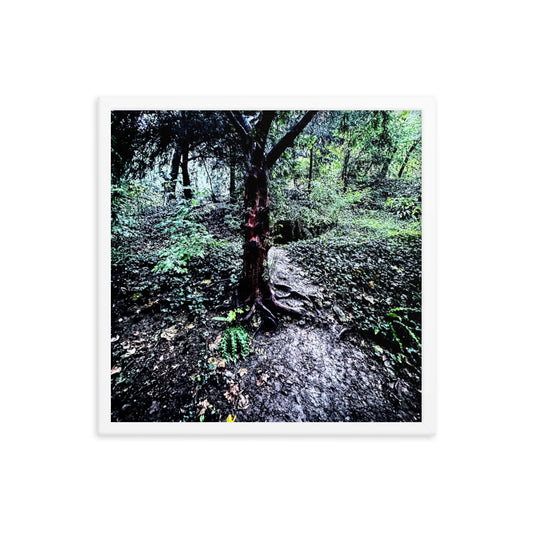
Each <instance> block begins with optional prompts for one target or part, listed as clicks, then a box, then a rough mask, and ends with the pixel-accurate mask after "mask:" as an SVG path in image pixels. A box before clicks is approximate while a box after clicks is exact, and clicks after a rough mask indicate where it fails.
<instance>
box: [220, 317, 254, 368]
mask: <svg viewBox="0 0 533 533" xmlns="http://www.w3.org/2000/svg"><path fill="white" fill-rule="evenodd" d="M250 340H251V335H250V334H249V333H248V332H247V331H246V330H245V329H244V328H243V327H242V326H241V325H237V326H230V327H228V328H227V329H226V330H225V331H224V333H223V334H222V339H221V341H220V344H219V345H218V351H219V353H220V355H221V357H222V358H223V359H225V360H226V361H233V362H236V361H237V360H238V359H239V358H242V359H244V358H245V357H246V356H247V355H248V354H249V353H250Z"/></svg>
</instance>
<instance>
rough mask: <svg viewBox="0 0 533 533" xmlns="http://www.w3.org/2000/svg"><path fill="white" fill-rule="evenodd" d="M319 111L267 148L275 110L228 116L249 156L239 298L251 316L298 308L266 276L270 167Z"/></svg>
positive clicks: (271, 318) (310, 113) (271, 316)
mask: <svg viewBox="0 0 533 533" xmlns="http://www.w3.org/2000/svg"><path fill="white" fill-rule="evenodd" d="M315 114H316V111H308V112H306V113H305V114H304V115H303V116H302V117H301V118H300V120H298V121H297V122H296V124H295V125H294V126H293V127H292V128H290V129H289V130H288V131H287V132H286V133H285V135H283V137H282V138H281V139H280V140H279V141H278V142H277V143H275V144H274V145H273V146H272V148H271V149H270V150H269V151H267V141H268V136H269V131H270V128H271V125H272V122H273V121H274V119H275V118H276V112H275V111H262V112H260V113H258V114H256V115H255V116H254V117H253V118H252V120H251V121H249V120H248V118H247V117H246V116H245V115H243V114H242V113H240V112H236V111H228V112H227V115H228V117H229V119H230V121H231V123H232V124H233V127H234V128H235V130H236V131H237V133H238V134H239V137H240V139H241V148H242V151H243V153H244V155H245V161H246V171H245V180H244V207H245V221H244V253H243V271H242V276H241V281H240V284H239V299H240V301H241V302H242V303H243V304H248V305H250V311H249V313H248V315H247V317H246V318H249V317H250V316H251V315H252V314H253V312H254V311H255V310H256V309H257V310H258V311H259V312H260V313H261V314H262V316H263V317H265V318H266V319H267V320H269V321H270V322H272V323H275V322H276V321H275V317H274V312H275V311H276V310H282V311H285V312H289V313H295V312H296V311H295V310H293V309H291V308H289V307H286V306H284V305H282V304H281V303H279V302H278V301H277V300H276V298H275V295H274V292H273V289H272V286H271V284H270V282H269V281H268V280H266V279H265V263H266V260H267V255H268V250H269V248H270V243H269V238H270V205H269V204H270V195H269V179H270V170H271V168H272V166H273V165H274V163H275V162H276V161H277V160H278V159H279V157H280V156H281V154H282V153H283V152H284V151H285V150H286V149H287V148H288V147H289V146H292V144H293V143H294V140H295V139H296V137H297V136H298V135H299V134H300V133H301V132H302V131H303V129H304V128H305V127H306V126H307V124H309V122H310V121H311V119H312V118H313V116H314V115H315Z"/></svg>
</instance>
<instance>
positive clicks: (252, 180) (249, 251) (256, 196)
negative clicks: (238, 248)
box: [239, 155, 270, 303]
mask: <svg viewBox="0 0 533 533" xmlns="http://www.w3.org/2000/svg"><path fill="white" fill-rule="evenodd" d="M261 159H262V161H261V162H260V163H259V164H255V165H253V166H252V167H251V168H250V170H249V172H248V175H247V176H246V180H245V196H244V205H245V209H246V215H245V224H244V240H245V244H244V264H243V276H242V278H241V286H240V290H239V293H240V295H241V296H242V298H243V300H244V301H245V303H250V302H255V301H256V300H257V298H260V297H261V295H266V296H267V297H268V290H267V286H266V285H267V280H265V279H264V267H265V262H266V258H267V254H268V250H269V248H270V242H269V240H270V216H269V191H268V181H269V173H268V170H267V168H266V165H265V161H264V155H263V156H262V158H261Z"/></svg>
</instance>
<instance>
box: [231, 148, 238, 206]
mask: <svg viewBox="0 0 533 533" xmlns="http://www.w3.org/2000/svg"><path fill="white" fill-rule="evenodd" d="M235 200H236V198H235V153H234V151H233V147H232V146H230V149H229V201H230V203H232V204H234V203H235Z"/></svg>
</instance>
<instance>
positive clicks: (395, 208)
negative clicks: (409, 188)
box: [385, 198, 422, 220]
mask: <svg viewBox="0 0 533 533" xmlns="http://www.w3.org/2000/svg"><path fill="white" fill-rule="evenodd" d="M385 205H386V206H387V209H388V210H389V211H390V212H392V213H394V214H395V215H396V216H397V217H398V218H399V219H401V220H408V219H412V220H420V217H421V216H422V208H421V205H420V202H418V200H417V199H416V198H387V201H386V203H385Z"/></svg>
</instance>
